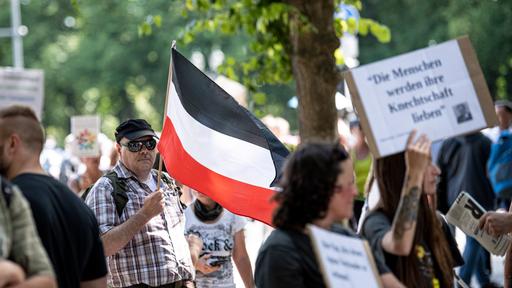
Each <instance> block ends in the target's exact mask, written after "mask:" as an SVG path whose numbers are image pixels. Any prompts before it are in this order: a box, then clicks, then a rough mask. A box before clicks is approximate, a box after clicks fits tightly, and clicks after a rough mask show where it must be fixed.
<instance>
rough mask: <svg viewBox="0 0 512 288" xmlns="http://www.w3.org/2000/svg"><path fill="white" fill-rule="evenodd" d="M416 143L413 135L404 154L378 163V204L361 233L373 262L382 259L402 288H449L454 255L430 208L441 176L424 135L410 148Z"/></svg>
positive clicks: (452, 272) (428, 141)
mask: <svg viewBox="0 0 512 288" xmlns="http://www.w3.org/2000/svg"><path fill="white" fill-rule="evenodd" d="M414 137H415V132H413V133H411V135H409V138H408V140H407V149H406V151H405V152H403V153H398V154H394V155H391V156H387V157H383V158H380V159H377V160H376V162H375V166H374V168H375V179H376V181H377V184H378V187H379V191H380V202H379V204H378V205H377V207H376V208H375V209H374V210H373V211H371V212H370V213H369V214H368V215H367V216H366V219H365V222H364V224H363V229H362V233H363V236H365V237H366V238H367V239H368V240H369V242H370V244H371V246H372V250H373V251H374V254H377V255H376V256H377V257H376V258H379V256H381V257H383V258H384V259H385V263H386V266H387V267H389V268H388V269H390V271H391V272H392V273H393V274H394V275H395V276H396V277H397V278H398V279H399V280H400V281H401V282H402V283H403V285H405V286H406V287H453V279H454V271H453V267H454V260H453V257H452V252H451V251H450V248H449V244H448V241H447V238H446V236H445V232H444V230H443V225H442V222H441V221H440V220H439V218H438V217H437V215H436V212H435V209H432V208H430V207H429V203H428V198H429V197H430V196H429V195H434V194H435V190H436V189H435V175H436V174H438V171H439V170H438V168H437V167H435V166H434V165H433V164H432V160H431V154H430V146H431V142H430V140H428V138H427V137H426V136H425V135H422V136H420V137H419V139H418V140H417V141H415V142H414V141H413V139H414ZM436 169H437V170H436ZM432 175H434V177H432ZM431 182H434V183H431ZM432 187H433V188H432ZM379 253H380V255H379ZM383 272H386V271H380V273H381V274H382V273H383ZM388 272H389V271H388Z"/></svg>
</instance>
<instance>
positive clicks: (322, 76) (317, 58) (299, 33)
mask: <svg viewBox="0 0 512 288" xmlns="http://www.w3.org/2000/svg"><path fill="white" fill-rule="evenodd" d="M286 2H288V4H290V5H291V6H293V7H295V8H297V10H298V12H299V13H300V14H302V15H303V16H306V17H307V21H308V23H309V25H310V29H308V28H306V29H304V28H303V27H304V25H301V23H300V20H299V19H300V18H299V17H300V15H299V13H293V14H292V15H290V24H291V27H292V28H291V29H290V35H289V37H290V44H291V45H290V46H291V47H290V49H291V50H292V51H290V55H291V61H292V69H293V75H294V77H295V80H296V82H297V84H296V87H297V95H298V100H299V133H300V137H301V140H302V141H308V140H311V139H322V140H334V139H337V137H338V130H337V110H336V104H335V100H334V95H335V93H336V85H337V84H338V82H339V81H341V75H340V73H339V72H338V71H337V68H336V60H335V58H334V51H335V50H336V48H338V47H339V45H340V42H339V39H338V38H337V37H336V33H335V32H334V26H333V16H334V8H335V7H334V0H314V1H311V0H287V1H286ZM301 27H302V28H301Z"/></svg>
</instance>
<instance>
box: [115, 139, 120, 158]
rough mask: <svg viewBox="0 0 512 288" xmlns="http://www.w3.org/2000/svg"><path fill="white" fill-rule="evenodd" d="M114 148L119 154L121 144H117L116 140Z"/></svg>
mask: <svg viewBox="0 0 512 288" xmlns="http://www.w3.org/2000/svg"><path fill="white" fill-rule="evenodd" d="M116 150H117V154H119V156H121V144H119V143H117V142H116Z"/></svg>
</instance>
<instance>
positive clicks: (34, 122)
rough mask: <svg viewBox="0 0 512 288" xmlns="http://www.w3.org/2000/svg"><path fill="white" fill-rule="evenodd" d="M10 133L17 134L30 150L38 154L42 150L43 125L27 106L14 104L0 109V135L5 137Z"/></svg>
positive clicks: (2, 137)
mask: <svg viewBox="0 0 512 288" xmlns="http://www.w3.org/2000/svg"><path fill="white" fill-rule="evenodd" d="M12 134H17V135H18V136H19V137H20V139H21V141H22V142H23V145H24V146H25V147H26V148H28V149H30V151H31V152H35V153H38V154H39V153H41V151H42V150H43V145H44V131H43V127H42V126H41V124H40V123H39V120H38V119H37V116H36V114H35V113H34V111H33V110H32V109H30V108H29V107H26V106H19V105H14V106H10V107H7V108H3V109H0V137H1V139H6V138H7V137H9V136H11V135H12Z"/></svg>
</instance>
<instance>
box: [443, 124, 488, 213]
mask: <svg viewBox="0 0 512 288" xmlns="http://www.w3.org/2000/svg"><path fill="white" fill-rule="evenodd" d="M490 152H491V140H489V139H488V138H487V137H485V136H484V135H483V134H482V133H480V132H477V133H473V134H469V135H465V136H458V137H453V138H450V139H448V140H446V141H445V142H444V143H443V145H442V146H441V149H440V151H439V155H438V158H437V164H438V165H439V168H441V176H440V177H441V179H440V183H439V186H438V189H437V195H438V196H437V197H438V209H439V210H440V211H441V212H443V213H446V212H447V211H448V209H449V208H450V206H451V205H452V204H453V202H454V201H455V199H456V198H457V196H458V195H459V193H460V192H461V191H466V192H467V193H469V194H470V195H471V196H472V197H473V198H475V200H476V201H477V202H478V203H480V205H482V206H483V207H484V208H485V209H486V210H493V209H494V203H495V201H494V200H495V196H494V192H493V190H492V187H491V183H490V182H489V179H488V178H487V168H486V164H487V160H488V159H489V154H490Z"/></svg>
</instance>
